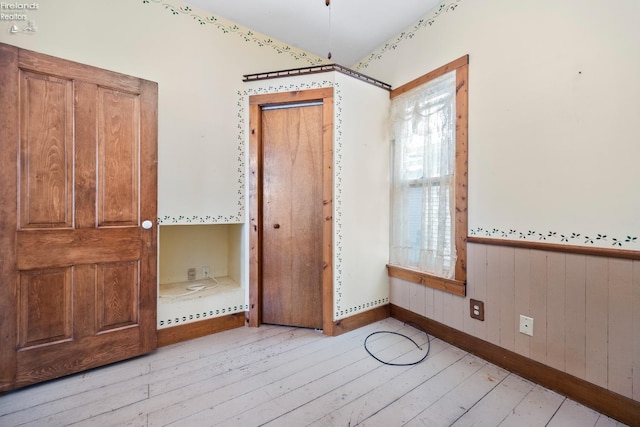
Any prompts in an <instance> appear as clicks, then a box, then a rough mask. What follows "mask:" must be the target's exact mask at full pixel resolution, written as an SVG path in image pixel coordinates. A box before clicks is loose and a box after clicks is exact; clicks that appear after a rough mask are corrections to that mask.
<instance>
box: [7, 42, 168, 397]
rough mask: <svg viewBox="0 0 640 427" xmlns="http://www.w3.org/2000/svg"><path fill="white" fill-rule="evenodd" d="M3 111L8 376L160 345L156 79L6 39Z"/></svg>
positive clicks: (57, 371) (71, 368)
mask: <svg viewBox="0 0 640 427" xmlns="http://www.w3.org/2000/svg"><path fill="white" fill-rule="evenodd" d="M0 111H2V117H1V118H0V127H1V129H2V134H1V135H0V156H1V157H0V161H1V165H2V169H1V172H0V177H1V179H2V185H1V188H0V231H1V236H0V239H1V241H0V279H1V282H0V322H1V323H0V336H1V338H2V346H1V348H0V390H7V389H11V388H16V387H21V386H24V385H28V384H32V383H36V382H39V381H43V380H47V379H51V378H56V377H59V376H62V375H66V374H70V373H73V372H78V371H81V370H85V369H88V368H92V367H95V366H99V365H103V364H107V363H111V362H114V361H118V360H122V359H125V358H128V357H132V356H136V355H140V354H142V353H145V352H149V351H151V350H153V349H154V348H155V346H156V341H155V337H156V333H155V330H156V328H155V326H156V325H155V324H156V314H155V313H156V270H157V266H156V256H157V255H156V231H157V229H156V225H155V219H156V218H157V212H156V194H157V191H156V182H157V165H156V163H157V85H156V84H155V83H152V82H148V81H144V80H140V79H137V78H133V77H129V76H124V75H121V74H117V73H113V72H109V71H105V70H102V69H96V68H93V67H88V66H85V65H81V64H77V63H73V62H69V61H64V60H61V59H57V58H53V57H49V56H46V55H41V54H37V53H34V52H30V51H26V50H22V49H17V48H15V47H12V46H7V45H0ZM145 220H148V221H151V223H148V222H147V223H145V224H144V225H145V226H144V227H142V224H143V221H145Z"/></svg>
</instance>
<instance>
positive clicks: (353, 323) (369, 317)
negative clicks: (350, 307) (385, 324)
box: [331, 304, 390, 337]
mask: <svg viewBox="0 0 640 427" xmlns="http://www.w3.org/2000/svg"><path fill="white" fill-rule="evenodd" d="M389 313H390V308H389V304H385V305H382V306H380V307H376V308H374V309H371V310H367V311H365V312H362V313H358V314H355V315H353V316H350V317H346V318H344V319H340V320H336V321H334V322H333V333H332V334H331V335H332V336H334V337H335V336H338V335H340V334H344V333H345V332H349V331H353V330H356V329H358V328H361V327H363V326H366V325H368V324H370V323H374V322H377V321H378V320H384V319H386V318H388V317H389V316H390V314H389Z"/></svg>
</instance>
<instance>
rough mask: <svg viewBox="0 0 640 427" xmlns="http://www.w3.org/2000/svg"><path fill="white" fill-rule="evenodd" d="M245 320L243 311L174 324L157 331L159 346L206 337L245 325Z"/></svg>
mask: <svg viewBox="0 0 640 427" xmlns="http://www.w3.org/2000/svg"><path fill="white" fill-rule="evenodd" d="M244 322H245V313H244V312H242V313H234V314H228V315H226V316H221V317H214V318H211V319H207V320H201V321H198V322H192V323H186V324H184V325H180V326H173V327H171V328H164V329H158V330H157V332H156V336H157V338H158V347H164V346H167V345H171V344H175V343H178V342H182V341H187V340H192V339H194V338H200V337H204V336H206V335H211V334H215V333H216V332H222V331H227V330H229V329H235V328H240V327H242V326H244Z"/></svg>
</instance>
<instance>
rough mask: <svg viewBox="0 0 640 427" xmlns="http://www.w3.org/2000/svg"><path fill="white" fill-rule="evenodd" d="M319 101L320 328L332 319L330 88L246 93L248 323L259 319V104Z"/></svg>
mask: <svg viewBox="0 0 640 427" xmlns="http://www.w3.org/2000/svg"><path fill="white" fill-rule="evenodd" d="M311 101H322V106H323V107H322V108H323V110H322V117H323V118H322V121H323V123H322V145H323V147H322V197H323V207H322V217H323V218H324V222H323V230H322V262H323V269H322V331H323V333H324V334H325V335H334V323H333V88H332V87H328V88H322V89H310V90H304V91H292V92H280V93H273V94H265V95H253V96H250V97H249V134H250V135H249V326H251V327H258V326H260V324H261V323H262V265H261V264H262V243H263V241H262V239H263V234H262V183H263V158H262V107H266V106H274V105H287V104H295V103H301V102H311Z"/></svg>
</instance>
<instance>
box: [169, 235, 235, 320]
mask: <svg viewBox="0 0 640 427" xmlns="http://www.w3.org/2000/svg"><path fill="white" fill-rule="evenodd" d="M242 227H243V225H242V224H197V225H195V224H194V225H163V226H160V227H159V268H158V272H159V285H158V328H159V329H161V328H167V327H171V326H177V325H182V324H184V323H190V322H196V321H200V320H205V319H208V318H212V317H218V316H223V315H226V314H231V313H236V312H240V311H244V310H245V307H244V305H245V304H244V300H245V291H244V289H243V288H242V285H241V283H242V277H241V274H242V269H241V261H240V260H241V244H242ZM190 270H192V274H191V275H190ZM193 270H195V274H194V272H193Z"/></svg>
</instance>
